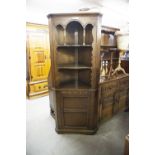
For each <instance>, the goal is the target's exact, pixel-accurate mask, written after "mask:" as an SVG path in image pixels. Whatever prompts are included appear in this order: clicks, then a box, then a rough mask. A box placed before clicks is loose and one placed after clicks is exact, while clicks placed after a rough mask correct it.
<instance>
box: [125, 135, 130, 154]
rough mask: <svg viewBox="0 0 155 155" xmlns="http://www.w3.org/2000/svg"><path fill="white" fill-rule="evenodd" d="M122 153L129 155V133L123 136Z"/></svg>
mask: <svg viewBox="0 0 155 155" xmlns="http://www.w3.org/2000/svg"><path fill="white" fill-rule="evenodd" d="M124 155H129V135H127V136H125V143H124Z"/></svg>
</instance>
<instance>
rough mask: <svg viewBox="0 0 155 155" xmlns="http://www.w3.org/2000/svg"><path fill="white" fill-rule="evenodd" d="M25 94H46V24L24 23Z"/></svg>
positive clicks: (47, 63)
mask: <svg viewBox="0 0 155 155" xmlns="http://www.w3.org/2000/svg"><path fill="white" fill-rule="evenodd" d="M26 34H27V40H26V60H27V61H26V62H27V72H26V73H27V74H26V79H27V96H28V97H29V98H32V97H40V96H43V95H47V94H48V82H47V77H48V72H49V68H50V49H49V35H48V26H47V25H41V24H34V23H27V24H26Z"/></svg>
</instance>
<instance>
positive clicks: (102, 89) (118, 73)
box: [98, 26, 129, 120]
mask: <svg viewBox="0 0 155 155" xmlns="http://www.w3.org/2000/svg"><path fill="white" fill-rule="evenodd" d="M117 31H119V29H116V28H112V27H107V26H103V27H102V30H101V33H102V38H101V71H100V72H101V73H100V83H99V98H98V99H99V119H100V120H107V119H109V118H111V117H112V116H113V115H115V114H117V113H118V112H120V111H124V110H125V109H127V108H128V104H129V103H128V102H129V76H128V74H127V73H128V72H127V73H126V71H128V68H127V67H128V66H127V65H126V63H122V60H121V57H120V52H121V50H120V49H119V48H118V47H117V45H118V43H117V40H116V32H117ZM122 64H123V65H122ZM124 66H126V67H124Z"/></svg>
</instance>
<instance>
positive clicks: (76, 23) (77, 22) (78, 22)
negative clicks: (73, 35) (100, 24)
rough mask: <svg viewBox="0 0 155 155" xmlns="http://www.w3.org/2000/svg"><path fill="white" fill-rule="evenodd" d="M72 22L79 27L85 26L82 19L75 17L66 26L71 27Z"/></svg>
mask: <svg viewBox="0 0 155 155" xmlns="http://www.w3.org/2000/svg"><path fill="white" fill-rule="evenodd" d="M71 24H74V25H76V26H77V27H78V26H80V27H82V28H83V27H84V26H83V25H82V23H81V22H80V21H78V20H75V19H73V20H70V21H69V22H68V23H67V25H66V28H67V27H69V26H70V25H71Z"/></svg>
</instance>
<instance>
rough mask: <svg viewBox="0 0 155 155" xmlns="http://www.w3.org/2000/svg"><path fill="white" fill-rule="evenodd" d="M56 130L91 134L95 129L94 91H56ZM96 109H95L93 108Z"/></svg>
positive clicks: (95, 107) (95, 104)
mask: <svg viewBox="0 0 155 155" xmlns="http://www.w3.org/2000/svg"><path fill="white" fill-rule="evenodd" d="M56 94H57V95H56V102H57V104H56V106H55V108H56V109H55V111H56V120H55V121H56V131H57V132H58V133H64V132H65V133H66V132H68V133H70V132H71V133H72V132H73V133H84V134H93V133H95V132H96V130H97V107H98V106H97V102H94V101H95V99H96V101H97V96H95V94H96V93H95V91H89V90H72V91H71V90H66V91H61V90H59V91H57V93H56ZM95 109H96V110H95Z"/></svg>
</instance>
